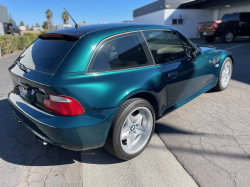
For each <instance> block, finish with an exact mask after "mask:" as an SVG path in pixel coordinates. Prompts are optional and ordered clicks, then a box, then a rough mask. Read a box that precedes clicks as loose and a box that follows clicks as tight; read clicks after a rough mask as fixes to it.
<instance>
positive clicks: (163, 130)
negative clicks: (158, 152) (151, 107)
mask: <svg viewBox="0 0 250 187" xmlns="http://www.w3.org/2000/svg"><path fill="white" fill-rule="evenodd" d="M155 128H156V129H155V131H156V132H157V134H158V135H159V136H160V137H161V139H162V140H163V142H168V138H169V137H167V136H170V135H175V138H176V137H177V139H178V138H185V137H184V136H186V135H188V136H190V135H191V136H206V137H207V138H211V140H212V139H213V140H214V139H218V141H221V139H223V138H227V137H225V135H221V136H220V135H215V134H210V133H199V132H194V131H184V130H181V129H178V128H174V127H171V126H170V125H169V124H167V123H162V122H156V124H155ZM176 135H177V136H176ZM178 135H181V136H178ZM228 138H230V137H228ZM166 146H167V148H168V149H169V150H170V151H171V152H174V153H176V152H183V153H189V154H199V155H207V156H216V157H224V158H235V159H240V160H250V156H249V155H247V154H245V153H243V154H241V153H235V152H234V153H232V152H231V153H230V152H229V151H228V150H227V152H224V151H222V150H216V151H215V150H214V149H211V148H210V149H209V148H207V149H204V148H201V149H197V148H192V147H190V148H187V147H176V146H171V145H166ZM155 148H156V149H157V147H155Z"/></svg>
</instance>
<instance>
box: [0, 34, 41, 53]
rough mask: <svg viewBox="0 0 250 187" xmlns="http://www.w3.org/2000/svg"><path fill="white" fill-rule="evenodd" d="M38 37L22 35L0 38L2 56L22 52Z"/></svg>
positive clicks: (36, 35) (35, 35)
mask: <svg viewBox="0 0 250 187" xmlns="http://www.w3.org/2000/svg"><path fill="white" fill-rule="evenodd" d="M38 35H39V34H38V33H24V35H23V36H12V35H2V36H0V46H1V52H2V55H5V54H8V53H12V52H14V51H17V50H24V49H25V48H27V47H28V46H29V45H30V44H31V43H32V42H34V41H35V40H36V39H37V37H38Z"/></svg>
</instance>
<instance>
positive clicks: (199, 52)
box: [190, 48, 201, 59]
mask: <svg viewBox="0 0 250 187" xmlns="http://www.w3.org/2000/svg"><path fill="white" fill-rule="evenodd" d="M200 55H201V51H200V50H198V51H197V50H196V49H195V48H193V49H192V51H191V53H190V56H191V57H192V58H194V59H195V58H197V57H199V56H200Z"/></svg>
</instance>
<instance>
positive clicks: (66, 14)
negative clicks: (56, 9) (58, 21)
mask: <svg viewBox="0 0 250 187" xmlns="http://www.w3.org/2000/svg"><path fill="white" fill-rule="evenodd" d="M62 19H63V24H69V14H68V13H67V12H66V11H63V13H62Z"/></svg>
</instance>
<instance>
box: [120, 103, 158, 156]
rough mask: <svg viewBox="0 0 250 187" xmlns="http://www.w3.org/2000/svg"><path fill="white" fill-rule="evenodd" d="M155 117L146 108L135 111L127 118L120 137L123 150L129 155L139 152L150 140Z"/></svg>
mask: <svg viewBox="0 0 250 187" xmlns="http://www.w3.org/2000/svg"><path fill="white" fill-rule="evenodd" d="M153 121H154V120H153V116H152V113H151V112H150V110H149V109H148V108H146V107H138V108H136V109H134V110H133V111H132V112H131V113H130V114H129V115H128V116H127V118H126V120H125V122H124V124H123V126H122V129H121V135H120V143H121V147H122V149H123V150H124V151H125V152H126V153H127V154H134V153H137V152H139V151H140V150H141V149H143V147H144V146H145V144H146V143H147V141H148V139H149V138H150V135H151V132H152V127H153Z"/></svg>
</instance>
